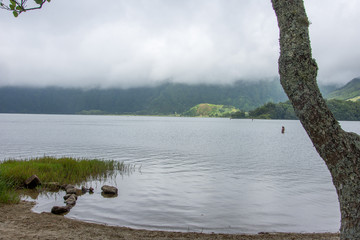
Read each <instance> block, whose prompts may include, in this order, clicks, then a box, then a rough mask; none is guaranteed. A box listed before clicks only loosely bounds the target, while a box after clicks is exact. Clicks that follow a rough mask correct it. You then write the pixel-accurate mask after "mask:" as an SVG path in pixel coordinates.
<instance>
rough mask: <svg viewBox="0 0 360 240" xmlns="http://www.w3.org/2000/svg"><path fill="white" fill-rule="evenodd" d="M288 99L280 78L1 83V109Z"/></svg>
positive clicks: (89, 110) (151, 110)
mask: <svg viewBox="0 0 360 240" xmlns="http://www.w3.org/2000/svg"><path fill="white" fill-rule="evenodd" d="M286 99H287V98H286V96H285V94H284V91H283V90H282V88H281V85H280V83H279V81H278V80H274V81H257V82H245V81H242V82H236V83H234V84H231V85H230V84H228V85H207V84H198V85H186V84H177V83H165V84H162V85H159V86H154V87H138V88H130V89H90V90H84V89H66V88H21V87H2V88H0V113H47V114H52V113H56V114H76V113H82V114H99V113H107V114H146V115H169V114H175V113H182V112H184V111H187V110H188V109H190V108H191V107H193V106H195V105H197V104H200V103H212V104H219V105H231V106H235V107H236V108H239V109H242V110H243V111H248V110H252V109H254V108H256V107H259V106H261V105H263V104H264V103H266V102H269V101H271V102H281V101H285V100H286Z"/></svg>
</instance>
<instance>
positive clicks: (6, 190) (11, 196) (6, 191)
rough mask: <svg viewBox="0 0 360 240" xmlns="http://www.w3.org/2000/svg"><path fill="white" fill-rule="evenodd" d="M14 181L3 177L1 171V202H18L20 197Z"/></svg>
mask: <svg viewBox="0 0 360 240" xmlns="http://www.w3.org/2000/svg"><path fill="white" fill-rule="evenodd" d="M13 185H14V184H13V183H11V182H9V181H6V180H5V179H3V178H2V176H1V173H0V203H18V202H19V201H20V197H19V195H18V194H16V193H15V191H14V189H13Z"/></svg>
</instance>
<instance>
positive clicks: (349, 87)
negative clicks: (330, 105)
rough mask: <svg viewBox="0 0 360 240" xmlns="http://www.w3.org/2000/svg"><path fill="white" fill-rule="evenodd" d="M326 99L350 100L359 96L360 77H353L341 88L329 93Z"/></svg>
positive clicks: (354, 99)
mask: <svg viewBox="0 0 360 240" xmlns="http://www.w3.org/2000/svg"><path fill="white" fill-rule="evenodd" d="M326 97H327V99H339V100H352V101H356V100H357V99H359V97H360V78H354V79H353V80H351V81H350V82H349V83H347V84H346V85H345V86H343V87H342V88H340V89H338V90H335V91H333V92H331V93H329V94H328V95H327V96H326Z"/></svg>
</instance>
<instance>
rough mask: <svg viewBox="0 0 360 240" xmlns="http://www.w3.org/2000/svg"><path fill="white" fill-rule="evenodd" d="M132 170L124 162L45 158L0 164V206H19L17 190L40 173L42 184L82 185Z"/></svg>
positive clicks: (9, 161) (8, 161)
mask: <svg viewBox="0 0 360 240" xmlns="http://www.w3.org/2000/svg"><path fill="white" fill-rule="evenodd" d="M129 168H130V167H129V166H128V165H125V164H124V163H122V162H116V161H110V160H106V161H105V160H98V159H76V158H67V157H63V158H55V157H41V158H34V159H27V160H7V161H4V162H2V163H0V203H16V202H18V201H19V196H18V195H17V194H16V192H15V190H16V189H19V188H22V187H23V185H24V181H25V180H26V179H27V178H29V177H30V176H32V175H34V174H36V175H37V176H38V177H39V178H40V179H41V181H42V182H58V183H60V184H81V183H84V182H87V181H90V180H96V179H103V178H107V177H109V176H111V175H112V174H114V173H115V172H116V171H121V172H126V171H129V170H130V169H129Z"/></svg>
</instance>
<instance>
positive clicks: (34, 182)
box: [25, 175, 41, 189]
mask: <svg viewBox="0 0 360 240" xmlns="http://www.w3.org/2000/svg"><path fill="white" fill-rule="evenodd" d="M39 185H41V181H40V179H39V178H38V176H36V175H32V176H31V177H29V178H28V179H26V180H25V187H26V188H30V189H34V188H36V187H37V186H39Z"/></svg>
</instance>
